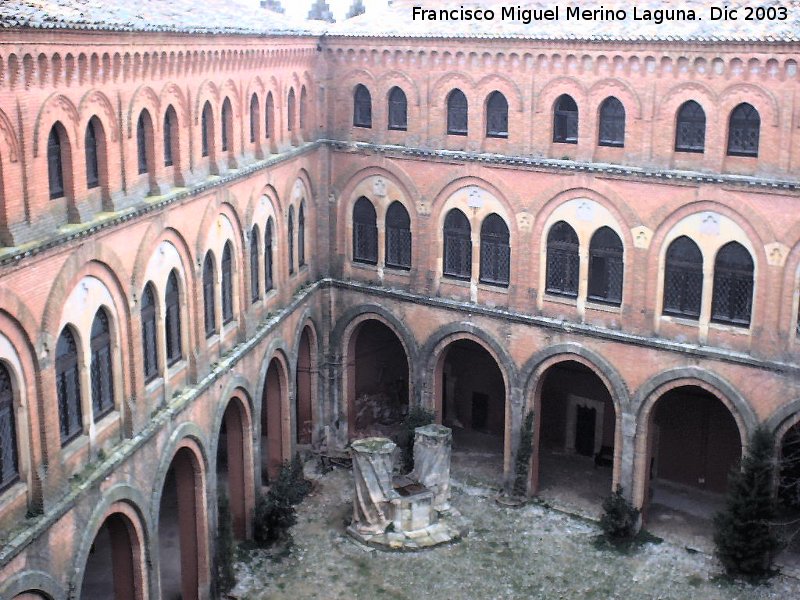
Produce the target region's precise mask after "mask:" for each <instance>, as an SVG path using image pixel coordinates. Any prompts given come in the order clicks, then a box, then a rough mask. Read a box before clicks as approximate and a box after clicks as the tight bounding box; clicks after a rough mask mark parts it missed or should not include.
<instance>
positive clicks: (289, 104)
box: [286, 88, 294, 131]
mask: <svg viewBox="0 0 800 600" xmlns="http://www.w3.org/2000/svg"><path fill="white" fill-rule="evenodd" d="M286 112H287V120H286V128H287V129H288V130H289V131H292V130H293V129H294V88H292V89H290V90H289V98H288V99H287V101H286Z"/></svg>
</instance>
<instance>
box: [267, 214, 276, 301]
mask: <svg viewBox="0 0 800 600" xmlns="http://www.w3.org/2000/svg"><path fill="white" fill-rule="evenodd" d="M274 286H275V284H274V282H273V281H272V217H270V218H269V219H267V226H266V227H265V228H264V293H266V292H268V291H270V290H271V289H272V288H273V287H274Z"/></svg>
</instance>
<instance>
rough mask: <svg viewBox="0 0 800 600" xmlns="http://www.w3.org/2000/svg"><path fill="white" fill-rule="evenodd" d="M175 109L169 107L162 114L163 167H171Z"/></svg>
mask: <svg viewBox="0 0 800 600" xmlns="http://www.w3.org/2000/svg"><path fill="white" fill-rule="evenodd" d="M176 122H177V121H176V117H175V109H174V108H172V107H171V106H170V107H169V108H167V112H165V113H164V166H165V167H171V166H172V165H173V157H172V128H173V127H174V126H175V124H176Z"/></svg>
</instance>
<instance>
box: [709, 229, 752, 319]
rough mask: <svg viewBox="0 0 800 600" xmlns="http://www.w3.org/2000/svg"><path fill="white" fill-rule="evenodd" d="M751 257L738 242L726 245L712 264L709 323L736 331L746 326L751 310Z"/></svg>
mask: <svg viewBox="0 0 800 600" xmlns="http://www.w3.org/2000/svg"><path fill="white" fill-rule="evenodd" d="M753 271H754V264H753V257H752V256H750V253H749V252H748V251H747V248H745V247H744V246H742V245H741V244H740V243H738V242H729V243H727V244H725V245H724V246H723V247H722V248H720V250H719V252H717V258H716V260H715V261H714V292H713V295H712V300H711V320H712V321H714V322H715V323H726V324H728V325H736V326H739V327H749V326H750V314H751V312H752V307H753Z"/></svg>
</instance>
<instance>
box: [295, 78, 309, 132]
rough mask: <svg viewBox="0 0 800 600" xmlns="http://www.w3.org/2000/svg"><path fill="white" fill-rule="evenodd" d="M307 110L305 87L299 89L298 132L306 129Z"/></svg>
mask: <svg viewBox="0 0 800 600" xmlns="http://www.w3.org/2000/svg"><path fill="white" fill-rule="evenodd" d="M307 110H308V94H306V86H303V87H302V88H300V112H299V115H298V117H299V122H298V124H297V125H298V127H300V131H301V132H302V131H304V130H305V128H306V112H307Z"/></svg>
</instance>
